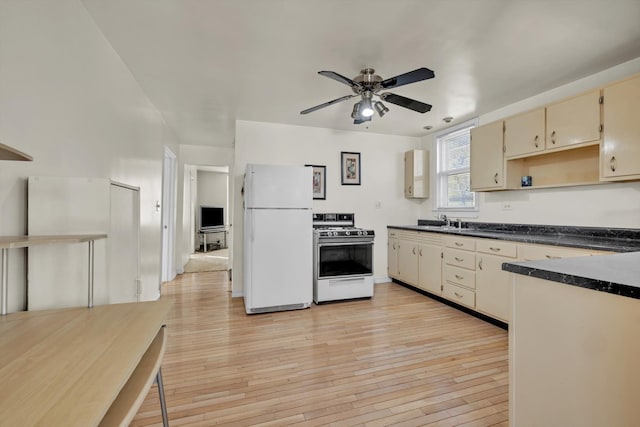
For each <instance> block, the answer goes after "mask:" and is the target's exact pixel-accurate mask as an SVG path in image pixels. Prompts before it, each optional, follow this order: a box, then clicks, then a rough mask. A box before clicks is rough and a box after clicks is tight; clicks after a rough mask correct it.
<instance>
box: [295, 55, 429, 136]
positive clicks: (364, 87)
mask: <svg viewBox="0 0 640 427" xmlns="http://www.w3.org/2000/svg"><path fill="white" fill-rule="evenodd" d="M375 72H376V70H374V69H373V68H365V69H364V70H362V71H360V74H359V75H357V76H355V77H354V78H353V80H352V79H350V78H348V77H345V76H342V75H340V74H338V73H336V72H334V71H318V74H320V75H321V76H325V77H329V78H330V79H333V80H336V81H338V82H340V83H344V84H346V85H347V86H350V87H351V90H353V92H354V94H353V95H346V96H342V97H340V98H337V99H334V100H332V101H329V102H325V103H324V104H320V105H316V106H315V107H311V108H307V109H306V110H302V111H300V114H308V113H311V112H313V111H316V110H319V109H321V108H324V107H328V106H329V105H333V104H337V103H338V102H342V101H346V100H347V99H351V98H353V97H355V96H360V97H361V99H360V101H358V102H356V103H355V104H354V106H353V111H352V112H351V117H352V118H353V124H354V125H359V124H361V123H364V122H369V121H371V117H373V113H374V111H373V110H374V108H375V111H377V112H378V114H379V115H380V117H382V116H384V115H385V113H387V112H388V111H389V109H388V108H387V107H386V106H385V105H384V104H383V103H382V102H381V101H374V100H373V97H374V96H376V97H378V98H380V99H381V100H382V101H387V102H390V103H392V104H395V105H399V106H401V107H404V108H408V109H410V110H413V111H417V112H418V113H426V112H427V111H430V110H431V105H429V104H425V103H424V102H420V101H416V100H415V99H411V98H406V97H404V96H400V95H396V94H394V93H389V92H385V93H381V94H378V92H380V91H381V90H383V89H392V88H394V87H399V86H404V85H408V84H409V83H415V82H419V81H422V80H427V79H432V78H433V77H435V74H434V73H433V71H431V70H430V69H428V68H424V67H423V68H418V69H417V70H413V71H409V72H408V73H404V74H400V75H398V76H395V77H391V78H389V79H386V80H382V77H380V76H379V75H377V74H376V73H375Z"/></svg>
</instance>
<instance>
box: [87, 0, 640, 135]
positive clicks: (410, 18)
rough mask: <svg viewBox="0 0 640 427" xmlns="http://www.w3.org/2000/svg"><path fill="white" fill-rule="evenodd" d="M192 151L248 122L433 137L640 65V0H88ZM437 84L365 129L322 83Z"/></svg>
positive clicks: (342, 91)
mask: <svg viewBox="0 0 640 427" xmlns="http://www.w3.org/2000/svg"><path fill="white" fill-rule="evenodd" d="M83 3H84V5H85V6H86V8H87V10H88V11H89V14H90V15H91V16H92V17H93V19H94V20H95V22H96V24H97V25H98V27H99V28H100V29H101V31H102V32H103V33H104V35H105V37H106V38H107V39H108V41H109V42H110V43H111V45H112V46H113V48H114V49H115V51H116V52H117V53H118V55H120V57H121V58H122V59H123V61H124V62H125V63H126V64H127V66H128V67H129V68H130V70H131V72H132V74H133V76H134V77H135V78H136V79H137V80H138V82H139V83H140V85H141V86H142V88H143V90H144V91H145V92H146V94H147V95H148V97H149V99H150V100H151V101H152V102H153V103H154V104H155V106H156V107H157V108H158V110H159V111H160V112H161V113H162V114H163V115H164V117H165V119H166V121H167V123H168V124H169V126H170V127H171V128H172V129H173V131H174V132H175V133H176V135H177V136H178V138H179V139H180V142H181V143H183V144H197V145H218V146H225V145H227V146H228V145H231V144H232V143H233V138H234V129H235V120H236V119H238V120H254V121H263V122H276V123H286V124H293V125H300V126H315V127H324V128H332V129H344V130H358V131H368V132H377V133H386V134H395V135H408V136H422V135H425V134H426V133H427V132H426V131H425V130H424V129H423V127H424V126H427V125H431V126H434V129H435V130H437V129H439V128H443V127H445V126H446V125H445V124H444V123H443V122H442V118H443V117H446V116H452V117H454V118H455V121H454V123H455V122H460V121H462V120H464V119H468V118H471V117H474V116H477V115H479V114H483V113H487V112H490V111H492V110H495V109H497V108H499V107H502V106H505V105H507V104H510V103H512V102H515V101H518V100H521V99H524V98H527V97H529V96H532V95H535V94H538V93H541V92H544V91H546V90H549V89H552V88H554V87H557V86H560V85H562V84H565V83H568V82H570V81H573V80H576V79H579V78H581V77H584V76H587V75H590V74H593V73H595V72H598V71H601V70H603V69H606V68H609V67H611V66H614V65H617V64H620V63H622V62H626V61H628V60H631V59H633V58H637V57H640V24H639V23H640V1H639V0H614V1H611V0H572V1H567V0H555V1H554V0H547V1H543V0H529V1H515V0H466V1H463V0H110V1H104V0H83ZM365 67H372V68H375V69H376V72H377V74H379V75H381V76H382V77H383V78H389V77H392V76H395V75H398V74H401V73H404V72H407V71H411V70H414V69H416V68H419V67H427V68H430V69H432V70H434V72H435V75H436V77H435V78H434V79H431V80H426V81H422V82H418V83H413V84H410V85H407V86H403V87H400V88H397V89H393V90H391V92H393V93H397V94H399V95H403V96H406V97H410V98H414V99H417V100H419V101H422V102H426V103H429V104H432V105H433V109H432V110H431V112H428V113H426V114H419V113H417V112H414V111H411V110H407V109H404V108H402V107H399V106H395V105H393V104H387V106H388V107H389V109H390V110H391V111H390V112H389V113H387V115H385V116H384V117H383V118H379V117H377V116H375V117H374V118H373V121H372V122H370V123H367V124H362V125H354V124H353V120H352V119H351V118H350V114H351V109H352V106H353V104H354V102H356V98H353V99H352V100H349V101H345V102H343V103H340V104H336V105H332V106H329V107H326V108H324V109H322V110H318V111H316V112H313V113H311V114H308V115H300V111H301V110H303V109H306V108H309V107H312V106H314V105H318V104H321V103H323V102H326V101H329V100H332V99H335V98H338V97H340V96H343V95H348V94H351V93H352V92H351V89H350V88H349V87H348V86H345V85H343V84H341V83H338V82H336V81H334V80H331V79H328V78H326V77H323V76H320V75H318V74H317V72H318V71H321V70H330V71H335V72H337V73H339V74H342V75H345V76H347V77H350V78H353V77H354V76H356V75H357V74H358V73H359V71H360V70H361V69H362V68H365Z"/></svg>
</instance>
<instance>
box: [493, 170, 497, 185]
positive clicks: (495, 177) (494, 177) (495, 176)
mask: <svg viewBox="0 0 640 427" xmlns="http://www.w3.org/2000/svg"><path fill="white" fill-rule="evenodd" d="M493 182H495V183H496V184H497V183H498V172H496V174H495V175H493Z"/></svg>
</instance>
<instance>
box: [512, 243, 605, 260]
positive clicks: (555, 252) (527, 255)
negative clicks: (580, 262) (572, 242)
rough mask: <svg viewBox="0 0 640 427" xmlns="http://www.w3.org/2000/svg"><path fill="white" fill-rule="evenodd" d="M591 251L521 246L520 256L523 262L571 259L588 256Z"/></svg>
mask: <svg viewBox="0 0 640 427" xmlns="http://www.w3.org/2000/svg"><path fill="white" fill-rule="evenodd" d="M592 252H593V251H590V250H588V249H578V248H566V247H557V246H544V245H522V247H521V252H520V255H521V257H522V259H523V260H525V261H535V260H539V259H556V258H572V257H579V256H589V255H591V254H592Z"/></svg>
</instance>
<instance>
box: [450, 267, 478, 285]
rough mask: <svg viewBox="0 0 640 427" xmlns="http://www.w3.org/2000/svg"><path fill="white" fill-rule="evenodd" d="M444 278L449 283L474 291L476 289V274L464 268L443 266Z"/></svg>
mask: <svg viewBox="0 0 640 427" xmlns="http://www.w3.org/2000/svg"><path fill="white" fill-rule="evenodd" d="M444 278H445V280H447V281H449V282H452V283H456V284H458V285H462V286H465V287H467V288H471V289H475V287H476V273H475V272H474V271H471V270H466V269H464V268H458V267H454V266H452V265H445V266H444Z"/></svg>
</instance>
